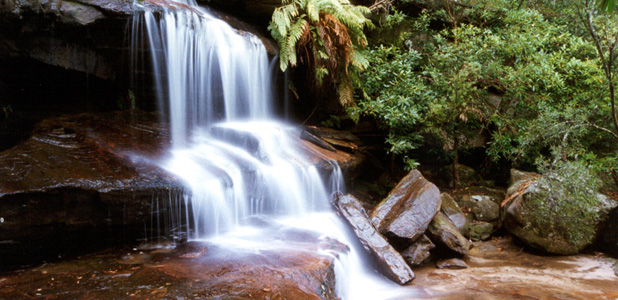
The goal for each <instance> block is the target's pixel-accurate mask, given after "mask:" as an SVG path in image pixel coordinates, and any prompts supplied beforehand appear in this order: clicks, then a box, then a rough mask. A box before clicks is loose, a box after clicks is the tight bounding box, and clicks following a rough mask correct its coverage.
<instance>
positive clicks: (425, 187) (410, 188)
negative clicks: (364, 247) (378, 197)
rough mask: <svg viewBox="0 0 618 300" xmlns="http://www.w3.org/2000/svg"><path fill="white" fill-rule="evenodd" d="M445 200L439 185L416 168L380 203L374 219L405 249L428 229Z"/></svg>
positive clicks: (386, 233) (382, 231)
mask: <svg viewBox="0 0 618 300" xmlns="http://www.w3.org/2000/svg"><path fill="white" fill-rule="evenodd" d="M441 203H442V202H441V199H440V191H439V190H438V188H437V187H436V186H435V185H434V184H433V183H431V182H429V181H427V180H426V179H425V178H424V177H423V176H422V175H421V172H419V171H418V170H412V171H411V172H410V173H408V175H406V176H405V177H404V178H403V179H401V181H399V183H398V184H397V186H395V188H394V189H393V190H392V191H391V192H390V193H389V194H388V196H387V197H386V198H385V199H384V200H382V202H380V204H378V206H377V207H376V208H375V209H374V211H373V213H372V214H371V220H372V221H373V224H374V225H375V226H376V228H378V230H379V231H380V233H382V234H383V235H384V236H386V237H387V238H388V239H389V241H390V242H391V243H393V245H394V246H395V247H396V248H398V249H402V248H403V249H405V248H406V247H407V246H408V245H410V243H411V242H413V241H415V240H416V239H417V238H419V237H420V236H421V235H422V234H423V233H424V232H425V230H427V227H428V226H429V222H431V219H433V217H434V215H436V213H437V212H438V210H439V209H440V204H441Z"/></svg>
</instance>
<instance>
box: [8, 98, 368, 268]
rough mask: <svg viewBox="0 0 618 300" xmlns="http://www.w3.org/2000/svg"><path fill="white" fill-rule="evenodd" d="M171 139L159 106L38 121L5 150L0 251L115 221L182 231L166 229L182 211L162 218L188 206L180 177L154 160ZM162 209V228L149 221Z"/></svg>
mask: <svg viewBox="0 0 618 300" xmlns="http://www.w3.org/2000/svg"><path fill="white" fill-rule="evenodd" d="M298 143H299V144H300V145H304V146H305V148H303V149H305V150H307V149H312V148H311V146H308V145H306V144H305V142H304V141H301V140H300V139H298ZM169 145H170V139H169V133H168V127H167V124H165V123H162V122H161V121H160V120H159V116H158V115H157V114H156V113H146V112H142V111H138V110H132V111H122V112H111V113H105V114H79V115H72V116H64V117H59V118H51V119H46V120H44V121H43V122H41V123H39V124H38V125H37V127H36V129H35V130H34V133H33V135H32V137H31V138H30V139H28V140H27V141H25V142H23V143H21V144H19V145H18V146H15V147H13V148H11V149H9V150H6V151H4V152H0V218H2V219H1V220H2V221H1V222H0V255H2V257H5V258H6V257H9V256H10V255H12V254H11V253H13V254H15V253H17V254H19V253H22V254H20V255H18V256H20V257H26V256H27V255H24V254H23V253H24V252H23V251H33V255H34V252H36V251H40V250H41V249H43V248H49V246H45V244H47V243H50V239H51V240H53V239H54V238H63V239H64V238H65V237H69V236H71V235H73V234H74V235H75V236H74V237H73V240H70V241H67V242H66V243H58V244H66V245H70V244H79V243H80V240H82V239H84V240H86V239H85V238H84V235H86V236H92V239H96V238H95V237H94V236H99V237H100V235H105V236H106V235H109V232H111V230H112V229H113V231H114V232H118V235H119V236H122V235H124V234H125V233H123V232H124V231H125V230H134V231H135V232H134V233H127V235H130V234H138V235H141V237H142V238H143V235H144V234H147V233H145V232H144V227H145V226H146V227H148V228H147V230H151V229H152V230H154V231H155V232H156V231H157V230H159V229H160V230H161V231H160V233H161V234H174V235H175V236H176V237H178V238H180V239H182V236H178V235H177V234H176V233H177V232H165V230H168V231H169V230H171V229H170V228H179V227H180V225H182V223H185V224H186V222H187V221H186V220H184V218H185V217H184V216H183V217H182V219H180V220H175V222H177V224H171V223H170V222H171V221H169V220H168V219H165V220H167V221H165V222H164V221H163V219H164V218H166V214H167V213H170V211H171V210H172V207H175V208H176V209H177V208H178V207H184V201H183V200H180V199H182V195H183V187H182V184H181V183H180V182H178V180H177V179H176V178H175V177H174V176H172V175H170V174H168V173H167V172H165V171H164V170H162V169H160V168H159V167H158V166H157V164H156V161H157V160H158V159H160V158H161V157H162V155H164V154H165V153H166V151H167V149H168V148H169ZM313 150H315V149H313ZM307 154H308V155H310V157H311V162H312V163H314V164H316V165H317V166H318V167H319V168H328V167H330V168H332V167H333V166H334V165H335V166H336V165H337V163H338V162H341V164H342V165H360V162H358V161H354V160H355V159H356V157H355V156H352V155H348V154H347V153H340V151H336V152H331V151H326V150H325V152H324V153H323V152H320V151H319V150H315V151H309V150H307ZM323 172H324V173H327V172H326V171H323ZM164 200H165V201H164ZM159 214H161V218H162V221H161V225H160V226H161V227H162V228H151V224H152V223H151V218H153V217H154V218H155V219H156V217H157V216H158V215H159ZM154 224H157V222H155V223H154ZM163 227H166V228H163ZM179 230H180V229H179ZM155 234H157V233H155ZM147 235H148V234H147ZM137 237H140V236H137ZM52 244H54V243H53V242H52ZM28 245H30V247H27V246H28ZM54 246H55V244H54ZM26 253H29V252H26ZM11 257H12V256H11ZM4 263H7V264H8V263H11V259H2V260H1V261H0V269H3V268H8V267H9V266H4Z"/></svg>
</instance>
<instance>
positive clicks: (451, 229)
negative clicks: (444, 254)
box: [428, 212, 472, 255]
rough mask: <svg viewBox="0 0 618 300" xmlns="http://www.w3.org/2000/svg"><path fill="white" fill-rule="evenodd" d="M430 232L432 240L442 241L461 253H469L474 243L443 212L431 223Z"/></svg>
mask: <svg viewBox="0 0 618 300" xmlns="http://www.w3.org/2000/svg"><path fill="white" fill-rule="evenodd" d="M428 232H429V237H430V238H431V240H432V241H434V242H436V243H438V242H439V243H442V244H443V245H445V246H446V247H448V248H449V249H451V250H453V251H455V252H457V253H459V254H461V255H468V251H469V250H470V246H471V245H472V243H470V241H468V239H466V238H465V237H464V236H463V235H462V234H461V233H459V230H457V227H455V225H454V224H453V222H451V220H450V219H449V218H448V217H447V216H446V215H444V214H443V213H441V212H438V213H437V214H436V216H435V217H434V218H433V220H432V221H431V224H430V225H429V228H428Z"/></svg>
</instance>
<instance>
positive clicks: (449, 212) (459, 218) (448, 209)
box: [440, 193, 469, 236]
mask: <svg viewBox="0 0 618 300" xmlns="http://www.w3.org/2000/svg"><path fill="white" fill-rule="evenodd" d="M440 211H441V212H442V213H444V214H445V215H446V216H447V217H448V218H449V219H451V221H452V222H453V225H455V227H457V229H458V230H459V232H461V234H463V235H464V236H466V235H468V229H469V224H468V220H467V219H466V215H464V213H463V211H462V210H461V208H459V205H457V202H455V200H454V199H453V197H451V196H450V195H449V194H447V193H442V205H441V206H440Z"/></svg>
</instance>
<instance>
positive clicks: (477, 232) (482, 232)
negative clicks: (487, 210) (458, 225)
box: [470, 222, 494, 241]
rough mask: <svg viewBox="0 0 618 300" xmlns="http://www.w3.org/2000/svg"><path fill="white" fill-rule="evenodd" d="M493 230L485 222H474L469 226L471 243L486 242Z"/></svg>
mask: <svg viewBox="0 0 618 300" xmlns="http://www.w3.org/2000/svg"><path fill="white" fill-rule="evenodd" d="M493 230H494V225H492V224H491V223H487V222H474V223H471V224H470V239H472V240H473V241H484V240H487V239H488V238H489V237H490V236H491V234H492V232H493Z"/></svg>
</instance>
